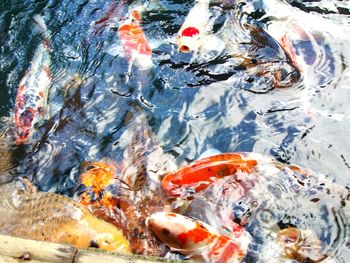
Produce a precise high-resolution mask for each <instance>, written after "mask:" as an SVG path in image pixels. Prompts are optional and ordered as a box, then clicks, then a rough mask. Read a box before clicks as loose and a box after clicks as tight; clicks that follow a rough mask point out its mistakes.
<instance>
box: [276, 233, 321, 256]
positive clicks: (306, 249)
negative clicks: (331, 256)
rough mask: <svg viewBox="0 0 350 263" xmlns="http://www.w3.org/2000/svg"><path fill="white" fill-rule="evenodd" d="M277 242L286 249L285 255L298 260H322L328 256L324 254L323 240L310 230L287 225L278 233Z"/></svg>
mask: <svg viewBox="0 0 350 263" xmlns="http://www.w3.org/2000/svg"><path fill="white" fill-rule="evenodd" d="M277 243H278V244H280V245H281V247H282V248H283V249H284V253H285V255H284V257H286V258H288V259H294V260H297V261H298V262H310V263H314V262H321V261H323V260H325V259H326V258H327V255H325V254H322V253H321V250H322V242H321V240H320V239H319V238H318V237H317V236H316V235H315V233H313V232H312V231H310V230H299V229H298V228H296V227H287V228H284V229H282V230H280V231H279V232H278V233H277Z"/></svg>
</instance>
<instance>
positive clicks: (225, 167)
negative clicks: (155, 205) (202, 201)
mask: <svg viewBox="0 0 350 263" xmlns="http://www.w3.org/2000/svg"><path fill="white" fill-rule="evenodd" d="M256 164H257V161H256V160H255V159H250V158H247V157H246V156H245V155H244V154H243V153H224V154H218V155H214V156H209V157H206V158H203V159H200V160H197V161H195V162H193V163H191V164H189V165H187V166H185V167H182V168H180V169H179V170H177V171H175V172H172V173H168V174H166V175H165V176H164V177H163V179H162V188H163V190H164V191H165V193H166V194H167V195H169V196H173V197H176V196H182V195H185V194H186V193H188V192H198V191H201V190H203V189H205V188H207V187H208V186H209V185H210V184H212V183H213V182H214V181H216V180H218V179H220V178H222V177H225V176H231V175H234V174H236V173H237V172H238V171H241V172H244V173H249V172H250V171H251V170H252V169H253V168H254V167H255V166H256Z"/></svg>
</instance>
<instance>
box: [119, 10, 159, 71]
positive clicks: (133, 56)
mask: <svg viewBox="0 0 350 263" xmlns="http://www.w3.org/2000/svg"><path fill="white" fill-rule="evenodd" d="M141 11H142V10H141V9H140V10H139V9H134V10H132V11H131V12H130V19H128V20H127V21H126V22H125V23H123V24H122V25H121V26H120V27H119V29H118V37H119V39H120V41H121V42H122V46H123V50H124V53H125V56H126V57H127V58H128V60H129V61H131V62H132V63H133V64H135V65H136V66H137V67H138V68H139V69H141V70H147V69H149V68H151V67H152V65H153V61H152V49H151V47H150V45H149V42H148V40H147V39H146V36H145V33H144V31H143V29H142V27H141V25H140V22H141Z"/></svg>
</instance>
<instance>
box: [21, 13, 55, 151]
mask: <svg viewBox="0 0 350 263" xmlns="http://www.w3.org/2000/svg"><path fill="white" fill-rule="evenodd" d="M33 19H34V22H35V24H36V26H37V27H38V28H39V30H40V31H41V32H42V34H43V38H44V39H43V41H42V42H41V43H40V45H39V46H38V48H37V49H36V51H35V54H34V57H33V59H32V61H31V63H30V67H29V69H28V70H27V71H26V73H25V75H24V77H23V78H22V80H21V81H20V84H19V87H18V91H17V97H16V105H15V110H14V111H15V137H16V144H17V145H19V144H25V143H27V142H28V141H29V140H30V138H31V137H32V135H33V132H34V130H35V128H36V126H37V125H39V124H40V122H41V121H42V120H43V119H44V116H45V111H46V108H47V99H48V93H49V87H50V84H51V79H52V76H51V69H50V65H51V59H50V41H49V32H48V30H47V27H46V24H45V22H44V20H43V18H42V17H41V16H39V15H35V16H34V17H33Z"/></svg>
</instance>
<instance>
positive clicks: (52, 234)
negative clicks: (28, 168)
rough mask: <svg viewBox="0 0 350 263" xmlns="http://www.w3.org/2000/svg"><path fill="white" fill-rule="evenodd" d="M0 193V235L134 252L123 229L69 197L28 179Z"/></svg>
mask: <svg viewBox="0 0 350 263" xmlns="http://www.w3.org/2000/svg"><path fill="white" fill-rule="evenodd" d="M21 184H22V185H21ZM0 193H1V194H0V195H1V198H0V214H1V217H0V233H1V234H5V235H11V236H17V237H23V238H30V239H35V240H41V241H49V242H55V243H68V244H72V245H75V246H76V247H78V248H88V247H96V248H100V249H104V250H108V251H114V252H119V253H130V252H131V250H130V245H129V242H128V241H127V240H126V238H125V237H124V236H123V234H122V232H121V231H120V230H118V229H117V228H116V227H114V226H113V225H111V224H109V223H107V222H105V221H103V220H101V219H98V218H96V217H94V216H93V215H92V214H91V213H90V212H89V211H88V210H87V208H85V207H84V206H83V205H81V204H79V203H77V202H75V201H73V200H72V199H70V198H68V197H66V196H62V195H58V194H54V193H48V192H38V191H36V188H35V187H34V186H33V185H32V184H31V183H30V182H29V181H27V180H26V179H22V183H20V182H11V183H8V184H3V185H1V186H0Z"/></svg>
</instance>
